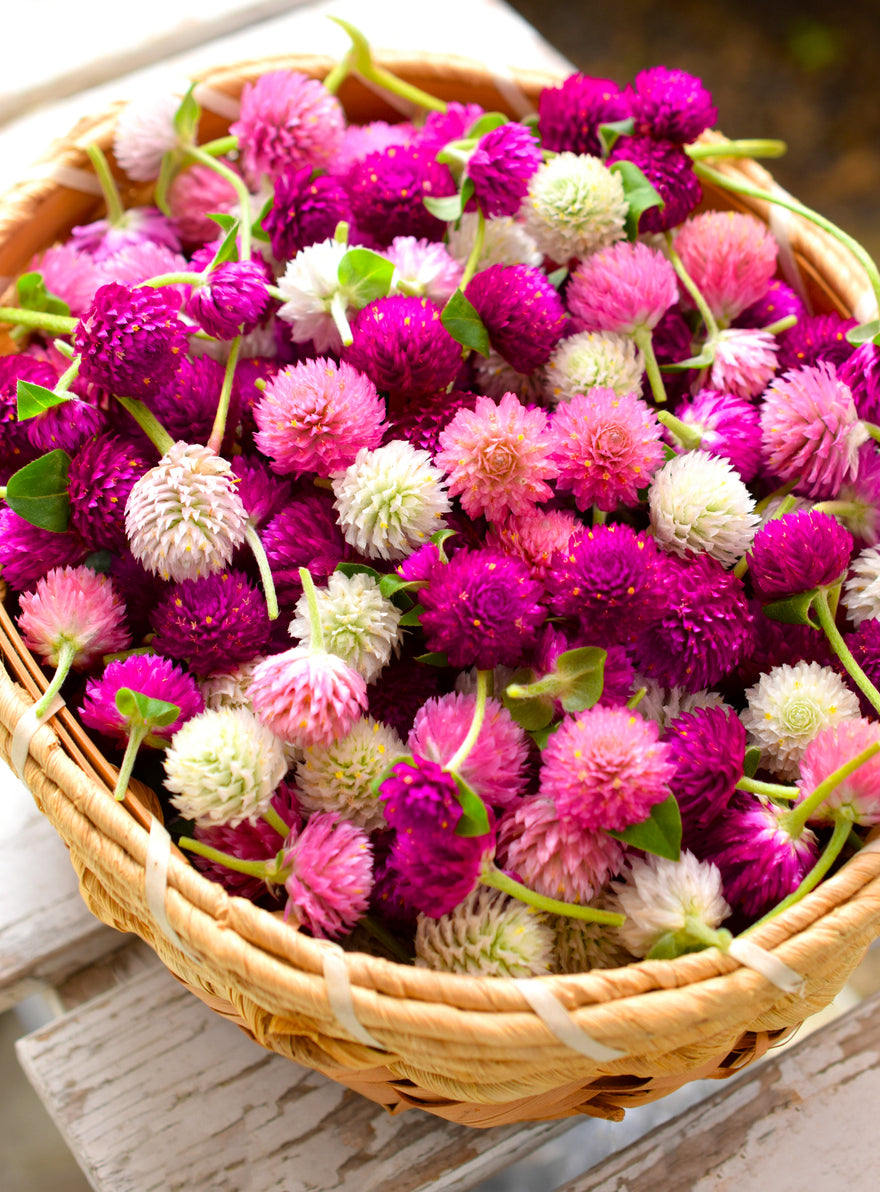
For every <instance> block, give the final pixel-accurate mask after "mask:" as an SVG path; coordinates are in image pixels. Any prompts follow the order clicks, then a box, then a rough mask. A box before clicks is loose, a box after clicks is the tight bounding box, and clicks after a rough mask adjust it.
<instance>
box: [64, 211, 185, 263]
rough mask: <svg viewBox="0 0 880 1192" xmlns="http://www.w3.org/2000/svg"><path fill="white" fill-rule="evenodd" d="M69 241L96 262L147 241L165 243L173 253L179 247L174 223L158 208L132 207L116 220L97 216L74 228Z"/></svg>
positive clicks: (73, 246)
mask: <svg viewBox="0 0 880 1192" xmlns="http://www.w3.org/2000/svg"><path fill="white" fill-rule="evenodd" d="M68 243H69V244H70V246H71V247H72V248H75V249H76V250H77V251H78V252H85V253H88V254H89V256H91V257H92V259H93V260H95V261H106V260H107V258H108V257H112V256H113V255H114V253H117V252H120V251H121V250H122V249H124V248H128V247H129V246H131V245H139V244H145V243H152V244H162V245H164V246H165V247H166V248H170V249H171V250H172V251H173V252H177V251H179V249H180V240H179V238H178V236H177V231H176V230H175V227H174V223H173V222H172V220H170V219H169V218H168V216H167V215H163V214H162V212H161V211H160V210H159V209H158V207H129V208H128V210H127V211H125V212H123V214H122V216H121V218H120V219H119V220H118V221H117V222H116V223H111V222H110V220H109V219H96V220H95V221H94V222H93V223H90V224H85V225H80V226H79V227H76V228H73V229H72V231H71V233H70V240H69V242H68Z"/></svg>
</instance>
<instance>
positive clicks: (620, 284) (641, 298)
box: [565, 240, 678, 335]
mask: <svg viewBox="0 0 880 1192" xmlns="http://www.w3.org/2000/svg"><path fill="white" fill-rule="evenodd" d="M565 300H566V303H567V304H568V309H569V310H570V311H571V315H572V320H573V322H574V325H575V327H577V329H578V331H613V332H617V333H619V334H624V335H631V334H632V333H633V332H634V331H636V330H638V329H640V328H648V329H652V328H654V327H656V325H657V323H659V321H660V319H661V318H662V317H663V315H664V314H665V313H666V311H667V310H668V309H669V308H670V306H673V305H674V304H675V303H676V302H677V301H678V279H677V278H676V276H675V270H674V269H673V268H672V266H671V265H670V263H669V262H668V261H667V260H666V258H665V257H664V256H663V254H662V253H661V252H659V251H658V250H657V249H655V248H651V247H650V246H649V245H647V244H643V243H641V242H640V241H637V242H636V243H635V244H630V243H629V241H628V240H621V241H619V242H618V243H617V244H612V245H611V246H610V247H609V248H604V249H602V250H601V251H600V252H595V253H592V254H591V255H590V256H588V257H587V258H586V260H584V261H581V262H580V263H579V264H578V266H577V268H576V269H575V270H574V272H573V273H572V275H571V281H570V282H569V284H568V287H567V289H566V292H565Z"/></svg>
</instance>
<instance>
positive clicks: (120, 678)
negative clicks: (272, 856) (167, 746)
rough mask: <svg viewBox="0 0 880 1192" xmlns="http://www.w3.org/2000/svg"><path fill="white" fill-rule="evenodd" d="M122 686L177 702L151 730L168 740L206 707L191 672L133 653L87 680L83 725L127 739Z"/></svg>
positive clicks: (167, 662)
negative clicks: (174, 711) (173, 715)
mask: <svg viewBox="0 0 880 1192" xmlns="http://www.w3.org/2000/svg"><path fill="white" fill-rule="evenodd" d="M122 687H128V688H129V689H130V690H131V691H139V692H140V693H141V694H142V695H146V696H149V698H150V699H161V700H165V701H166V703H169V704H176V705H177V707H178V708H179V709H180V715H179V716H178V717H177V719H176V720H175V721H173V723H171V724H169V725H166V726H164V727H162V726H156V727H153V728H152V729H151V730H150V732H151V734H152V735H153V736H155V737H162V738H163V739H164V740H167V741H170V740H171V738H172V737H173V736H174V734H175V733H176V732H177V730H178V729H179V728H180V726H181V725H182V724H185V723H186V721H187V720H190V719H191V718H192V717H193V716H196V715H198V713H199V712H203V711H204V708H205V702H204V700H203V699H202V694H201V692H200V691H199V688H198V685H197V683H196V681H195V679H194V678H193V677H192V675H189V674H187V673H186V672H185V671H183V670H182V669H181V668H180V667H179V666H175V664H174V663H173V662H171V660H170V659H168V658H160V657H159V655H158V654H132V655H131V657H130V658H123V659H117V660H115V661H114V662H111V663H109V664H108V666H107V667H106V669H105V670H104V673H103V674H102V675H101V677H100V679H89V681H88V683H87V684H86V694H85V698H84V699H83V705H82V708H81V709H80V716H81V718H82V722H83V724H87V725H88V726H89V728H94V729H97V731H98V732H99V733H103V734H104V735H105V736H107V737H117V738H119V739H120V740H125V739H127V737H128V733H129V722H128V720H127V719H126V717H124V716H123V715H122V713H121V712H120V711H119V709H118V708H117V707H116V693H117V692H118V691H119V690H120V688H122ZM276 851H277V850H276Z"/></svg>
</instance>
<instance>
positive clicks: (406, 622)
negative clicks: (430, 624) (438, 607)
mask: <svg viewBox="0 0 880 1192" xmlns="http://www.w3.org/2000/svg"><path fill="white" fill-rule="evenodd" d="M424 611H425V606H424V605H423V604H415V605H413V607H412V608H411V609H410V610H409V612H406V613H404V614H403V616H402V617H401V618H400V620H399V621H398V622H397V623H398V625H400V627H401V628H402V629H409V628H410V626H413V625H414V626H416V628H420V627H421V624H422V622H421V616H422V613H423V612H424Z"/></svg>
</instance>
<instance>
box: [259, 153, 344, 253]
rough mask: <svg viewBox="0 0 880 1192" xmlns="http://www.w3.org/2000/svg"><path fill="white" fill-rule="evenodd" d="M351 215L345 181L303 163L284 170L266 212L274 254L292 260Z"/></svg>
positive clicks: (267, 231) (264, 217)
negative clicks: (344, 185) (318, 171)
mask: <svg viewBox="0 0 880 1192" xmlns="http://www.w3.org/2000/svg"><path fill="white" fill-rule="evenodd" d="M350 219H351V210H350V207H349V202H348V195H347V194H346V191H345V188H344V187H343V186H342V184H341V182H340V181H339V180H338V179H337V178H331V177H329V176H327V175H326V174H318V175H315V174H314V171H313V170H312V168H311V166H302V167H300V168H298V169H297V168H289V169H285V170H282V172H281V173H280V174H279V176H278V177H277V178H276V179H275V187H274V202H273V204H272V207H271V209H270V210H269V212H268V213H267V214H266V215H264V216H263V227H264V228H265V230H266V233H267V234H268V236H269V239H270V241H271V243H272V252H273V254H274V255H275V256H276V257H277V258H278V260H279V261H290V260H292V259H293V257H295V256H296V254H297V253H298V252H299V251H300V250H301V249H303V248H307V247H308V245H310V244H318V243H320V242H321V241H322V240H327V239H328V238H329V237H330V236H332V235H333V233H334V231H335V230H336V225H337V224H338V223H339V222H340V220H350Z"/></svg>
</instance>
